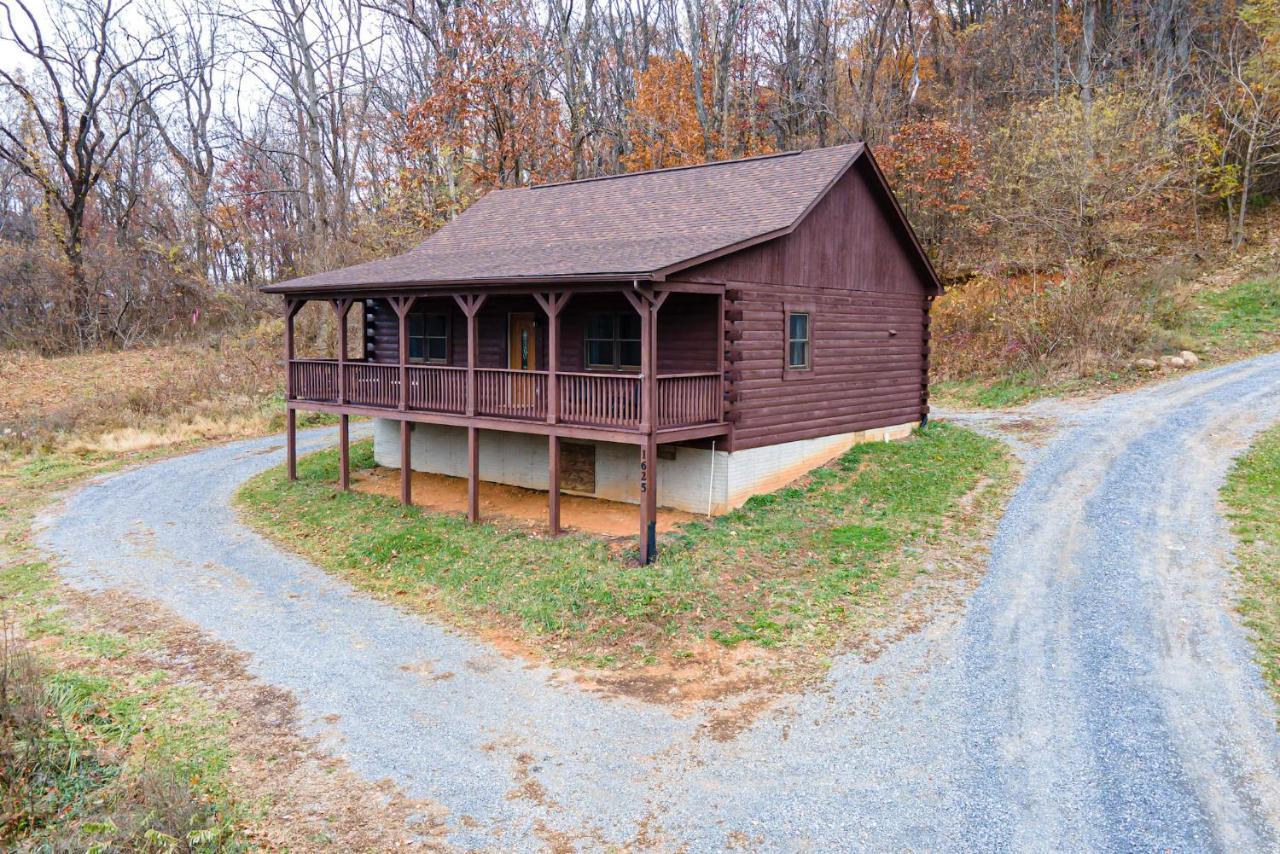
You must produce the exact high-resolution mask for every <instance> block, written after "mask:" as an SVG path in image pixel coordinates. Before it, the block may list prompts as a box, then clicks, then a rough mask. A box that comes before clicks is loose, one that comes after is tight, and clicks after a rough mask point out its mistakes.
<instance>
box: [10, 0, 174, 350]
mask: <svg viewBox="0 0 1280 854" xmlns="http://www.w3.org/2000/svg"><path fill="white" fill-rule="evenodd" d="M129 5H130V4H129V2H128V0H125V2H123V3H116V2H114V0H102V2H99V0H86V2H83V3H71V2H68V3H65V4H62V5H59V6H57V7H56V8H55V10H54V11H55V14H54V15H53V21H54V23H53V24H52V27H51V28H50V30H49V32H48V33H46V32H45V29H44V27H43V25H42V24H41V22H40V20H39V18H38V17H37V16H36V14H35V13H34V12H33V11H32V9H31V8H30V7H29V6H28V5H27V3H26V2H25V0H0V8H2V9H3V10H4V17H5V25H6V32H5V34H4V36H3V38H4V40H5V41H8V42H10V43H11V44H13V45H14V46H15V47H17V49H18V50H19V51H20V52H21V54H22V55H23V56H25V57H27V58H28V59H29V60H31V61H32V62H33V64H34V68H33V74H32V78H31V79H30V80H28V79H27V78H26V77H25V76H24V75H23V74H22V73H21V72H18V71H15V70H11V69H6V68H2V67H0V87H3V88H6V89H8V90H10V91H12V92H13V93H15V94H16V95H17V96H18V98H19V99H20V100H21V102H22V104H23V106H24V115H23V116H22V121H21V122H20V123H19V124H18V125H17V126H13V125H6V126H3V127H0V159H3V160H4V161H6V162H8V163H11V164H13V165H14V166H15V167H17V168H18V169H19V170H20V171H21V172H22V174H24V175H25V176H27V177H28V178H29V179H31V180H32V181H33V182H35V184H36V185H37V186H38V187H39V188H40V192H41V193H42V194H43V196H44V199H45V202H46V204H47V206H48V208H49V211H50V218H51V220H52V221H51V223H50V225H51V229H52V232H53V235H54V237H55V239H56V241H57V244H58V246H59V248H60V249H61V250H62V253H63V256H64V257H65V259H66V262H67V265H68V268H69V273H70V279H71V295H70V297H71V309H72V315H73V318H74V321H73V322H74V324H75V330H76V332H77V334H78V337H79V342H78V343H79V345H80V346H81V347H88V346H93V345H96V344H99V343H101V342H102V337H103V334H104V330H105V329H106V328H107V326H108V324H107V303H106V297H105V294H104V293H103V288H102V286H101V285H100V284H92V283H91V282H90V280H89V277H88V276H87V275H86V272H85V256H84V240H85V221H86V215H87V213H88V203H89V198H90V196H91V194H92V193H93V191H94V189H95V188H96V187H97V185H98V182H99V181H100V180H101V179H102V175H103V170H104V169H105V168H106V167H107V165H108V164H109V163H110V162H111V161H112V159H113V158H114V157H115V156H116V153H117V151H118V150H119V148H120V146H121V144H122V143H123V142H124V141H125V139H126V138H127V137H128V136H129V134H130V133H131V132H132V131H133V130H134V127H135V120H136V118H137V115H138V113H139V111H140V110H141V109H142V107H143V105H144V104H145V103H146V102H147V101H148V100H149V99H151V98H152V97H154V96H155V94H156V92H157V91H159V90H160V89H163V88H164V87H166V86H167V85H169V82H170V81H169V78H168V77H166V76H165V75H164V74H162V73H159V67H158V64H159V61H160V60H161V59H162V58H163V56H164V47H163V45H162V44H161V43H160V42H159V40H158V39H157V38H155V37H147V38H142V39H138V38H136V37H133V36H131V35H129V33H128V29H127V27H126V26H125V23H124V21H123V20H122V16H123V15H124V13H125V11H126V10H127V9H128V8H129ZM15 12H16V17H17V20H15ZM128 75H134V77H135V78H136V79H137V80H138V81H139V83H138V85H137V86H124V85H123V84H124V82H125V80H126V79H127V76H128Z"/></svg>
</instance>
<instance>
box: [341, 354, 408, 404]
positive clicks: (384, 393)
mask: <svg viewBox="0 0 1280 854" xmlns="http://www.w3.org/2000/svg"><path fill="white" fill-rule="evenodd" d="M345 367H346V373H345V374H344V376H345V379H346V388H345V391H346V397H347V403H355V404H358V405H360V406H385V407H388V408H391V409H395V408H396V407H398V406H399V405H400V366H399V365H380V364H375V363H373V362H347V364H346V365H345Z"/></svg>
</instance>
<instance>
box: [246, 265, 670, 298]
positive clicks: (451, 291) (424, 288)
mask: <svg viewBox="0 0 1280 854" xmlns="http://www.w3.org/2000/svg"><path fill="white" fill-rule="evenodd" d="M654 281H659V280H658V279H656V278H655V277H654V275H653V273H652V272H651V271H646V270H641V271H637V272H634V273H588V274H583V275H576V276H518V277H513V278H506V279H450V280H441V281H430V282H425V281H407V280H406V281H400V282H378V283H377V284H372V283H371V287H362V286H360V285H358V284H352V283H349V282H346V283H343V284H341V285H321V286H310V287H308V286H303V287H300V288H299V287H294V286H292V285H290V284H288V283H287V282H282V283H280V284H278V285H264V286H263V287H261V288H259V289H258V290H260V291H261V292H262V293H266V294H288V295H290V296H295V297H301V298H304V299H329V298H330V297H331V296H332V295H333V294H335V293H338V294H340V293H343V292H349V293H356V294H359V295H360V296H361V297H369V298H371V299H372V298H382V299H385V298H386V297H388V296H390V295H392V294H395V293H401V292H403V291H410V290H412V291H418V292H420V294H421V295H422V296H442V297H448V296H453V295H455V294H458V293H462V292H465V291H471V290H474V289H481V290H483V291H484V292H485V293H487V294H504V293H513V294H528V293H531V292H532V291H533V290H547V289H548V288H560V287H573V289H574V291H575V292H577V293H591V292H592V291H614V290H617V288H618V285H619V284H626V283H630V282H654Z"/></svg>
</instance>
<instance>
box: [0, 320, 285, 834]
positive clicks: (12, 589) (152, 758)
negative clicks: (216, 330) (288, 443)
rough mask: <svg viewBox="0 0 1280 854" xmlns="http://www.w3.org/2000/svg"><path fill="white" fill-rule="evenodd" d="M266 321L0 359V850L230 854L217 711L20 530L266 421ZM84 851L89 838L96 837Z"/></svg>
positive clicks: (239, 823) (233, 802) (225, 750)
mask: <svg viewBox="0 0 1280 854" xmlns="http://www.w3.org/2000/svg"><path fill="white" fill-rule="evenodd" d="M277 350H278V347H276V346H275V343H274V337H273V335H272V333H271V330H269V329H267V330H265V331H262V330H259V331H258V334H256V335H255V334H249V335H246V336H242V337H238V338H226V339H223V340H220V341H216V342H214V343H213V344H212V345H207V346H199V345H192V344H187V345H178V346H166V347H156V348H148V349H139V350H132V351H126V352H119V353H97V354H91V355H85V356H71V357H64V358H45V357H40V356H34V355H30V354H17V353H0V374H2V375H3V376H4V377H5V378H6V382H4V383H3V384H0V619H3V622H4V638H5V641H4V646H3V654H0V688H2V690H0V843H3V846H6V847H7V846H14V847H20V848H24V849H25V848H35V849H42V848H48V849H50V850H53V849H55V848H57V850H70V849H77V850H218V851H226V850H236V849H238V848H240V847H243V845H244V844H245V843H244V838H243V835H242V828H243V826H244V824H245V822H246V821H247V820H249V819H248V816H249V813H248V812H246V810H245V808H244V807H243V806H242V805H240V804H238V803H237V799H236V797H235V796H234V795H233V794H232V790H231V788H230V786H229V782H228V771H227V769H228V762H229V760H230V758H231V756H232V752H231V748H230V747H229V745H228V743H227V739H226V726H227V721H226V716H225V714H224V713H223V712H221V711H219V710H217V709H215V708H214V707H212V706H211V705H210V704H209V703H207V702H205V701H203V700H202V699H200V697H198V696H197V695H196V693H195V692H194V691H193V690H192V687H191V685H190V684H189V682H188V680H187V679H186V678H185V677H183V676H182V675H181V674H177V673H174V672H171V671H169V670H167V669H165V668H164V667H157V666H154V665H153V664H152V663H151V662H153V661H154V660H156V659H163V658H164V654H163V650H162V644H161V642H160V640H159V638H158V636H155V635H153V634H151V633H149V632H148V631H145V630H137V631H130V632H128V633H125V632H118V631H114V630H112V629H110V628H105V627H104V626H105V625H106V624H108V623H109V622H110V621H109V620H106V619H103V615H101V614H99V613H98V612H97V610H96V608H95V605H94V604H92V603H90V602H88V601H84V600H81V601H71V600H69V599H68V598H67V593H66V591H64V590H62V589H61V588H59V586H58V585H57V583H56V580H55V578H54V572H53V569H52V567H51V566H50V564H49V563H48V562H47V560H46V559H45V556H44V555H42V554H41V553H40V552H39V550H38V549H36V548H35V546H34V544H33V543H32V541H31V524H32V521H33V520H34V518H35V516H36V515H37V514H38V513H39V512H40V511H42V510H43V509H44V508H46V507H47V506H48V505H49V503H50V502H51V501H52V500H53V497H54V496H55V495H57V494H58V493H59V492H61V491H63V490H65V489H67V488H70V487H73V486H75V485H76V484H77V483H79V482H81V481H82V480H83V479H85V478H87V477H89V476H92V475H96V474H102V473H106V472H110V471H113V470H116V469H119V468H121V467H123V466H126V465H130V464H135V463H140V462H145V461H147V460H150V459H155V458H157V457H160V456H165V455H168V454H172V453H177V452H181V451H183V450H187V449H193V448H196V447H199V446H201V445H204V444H207V443H209V442H212V441H218V440H222V439H228V438H235V437H238V436H245V435H255V434H261V433H267V432H271V431H274V430H277V429H280V428H281V427H282V426H283V417H282V414H281V413H282V409H283V407H282V401H281V399H280V395H279V391H278V386H279V383H280V378H279V377H278V376H276V374H277V373H278V372H279V365H278V362H279V360H278V356H277V354H276V351H277ZM95 846H96V847H95Z"/></svg>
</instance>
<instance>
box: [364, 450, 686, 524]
mask: <svg viewBox="0 0 1280 854" xmlns="http://www.w3.org/2000/svg"><path fill="white" fill-rule="evenodd" d="M351 483H352V488H354V489H356V490H357V491H359V492H366V493H369V494H372V495H382V496H385V497H388V498H399V497H400V470H399V469H389V468H382V467H378V468H374V469H370V470H368V471H362V472H354V473H352V477H351ZM412 485H413V503H414V504H415V505H417V506H418V507H423V508H426V509H428V510H434V511H437V512H444V513H465V512H466V511H467V480H466V478H462V477H449V476H447V475H442V474H429V473H427V472H417V471H416V472H414V473H413V484H412ZM480 515H481V517H482V518H488V519H502V520H504V521H512V522H516V523H518V524H522V525H528V526H531V527H536V528H538V529H542V528H545V527H546V524H547V493H546V492H545V491H543V490H538V489H524V488H523V487H519V486H507V485H506V484H501V483H488V482H481V484H480ZM697 518H699V517H697V516H695V515H693V514H692V513H686V512H684V511H683V510H670V509H662V510H659V511H658V532H659V533H664V534H665V533H669V532H671V531H674V530H676V529H678V528H679V527H680V526H681V525H683V524H685V523H686V522H690V521H692V520H694V519H697ZM639 519H640V509H639V507H638V506H637V505H635V504H626V503H624V502H621V501H603V500H601V499H598V498H584V497H582V496H580V495H561V496H560V523H561V525H562V527H564V528H565V529H566V530H571V531H585V532H587V533H591V534H601V535H603V536H606V537H634V536H635V535H636V532H637V531H638V530H639V526H640V521H639Z"/></svg>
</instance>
